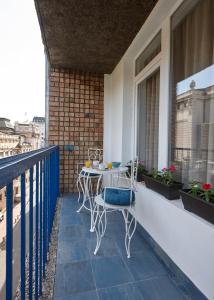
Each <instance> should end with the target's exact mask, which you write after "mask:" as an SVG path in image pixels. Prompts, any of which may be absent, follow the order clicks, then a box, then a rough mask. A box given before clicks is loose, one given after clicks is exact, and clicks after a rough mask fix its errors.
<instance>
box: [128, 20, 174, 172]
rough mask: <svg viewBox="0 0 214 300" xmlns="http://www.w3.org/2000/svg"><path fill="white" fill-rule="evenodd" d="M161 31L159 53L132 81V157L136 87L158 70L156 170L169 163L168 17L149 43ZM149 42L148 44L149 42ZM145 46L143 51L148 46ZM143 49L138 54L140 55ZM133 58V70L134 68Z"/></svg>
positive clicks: (135, 126) (136, 122)
mask: <svg viewBox="0 0 214 300" xmlns="http://www.w3.org/2000/svg"><path fill="white" fill-rule="evenodd" d="M159 31H161V52H160V53H159V54H157V55H156V56H155V57H154V58H153V59H152V61H150V62H149V64H148V65H147V66H145V68H144V69H143V70H142V71H141V72H140V73H139V74H138V75H137V76H135V77H134V80H133V89H134V91H133V95H134V109H133V131H134V132H133V136H134V141H133V157H134V156H136V155H137V124H138V119H137V87H138V84H139V83H141V82H142V81H143V80H145V79H146V78H148V77H149V76H150V75H151V74H152V73H153V72H155V71H156V70H157V69H158V68H159V69H160V94H159V135H158V169H159V170H160V169H162V168H163V167H165V166H168V161H169V124H170V123H169V111H170V110H169V107H170V97H169V95H170V93H169V87H170V16H169V17H168V18H166V19H165V21H164V22H163V23H162V25H161V27H160V28H158V30H157V31H156V32H155V34H153V35H152V38H150V41H151V40H152V39H153V38H154V37H155V35H156V34H157V33H158V32H159ZM150 41H149V42H150ZM149 42H148V43H147V44H146V46H145V47H144V49H145V48H146V47H147V46H148V44H149ZM142 51H143V49H142V50H141V51H140V52H139V53H141V52H142ZM139 53H138V55H137V56H136V57H135V59H134V61H133V68H135V61H136V58H137V57H138V56H139Z"/></svg>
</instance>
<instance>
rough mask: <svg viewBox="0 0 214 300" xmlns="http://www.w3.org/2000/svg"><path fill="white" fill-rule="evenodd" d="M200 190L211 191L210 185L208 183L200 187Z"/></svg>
mask: <svg viewBox="0 0 214 300" xmlns="http://www.w3.org/2000/svg"><path fill="white" fill-rule="evenodd" d="M202 188H203V189H204V190H211V188H212V185H211V184H210V183H204V184H203V185H202Z"/></svg>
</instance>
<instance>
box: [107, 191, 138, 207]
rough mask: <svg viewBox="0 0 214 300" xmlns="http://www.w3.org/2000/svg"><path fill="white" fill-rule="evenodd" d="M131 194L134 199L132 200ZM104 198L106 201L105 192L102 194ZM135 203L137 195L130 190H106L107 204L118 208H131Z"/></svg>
mask: <svg viewBox="0 0 214 300" xmlns="http://www.w3.org/2000/svg"><path fill="white" fill-rule="evenodd" d="M130 193H132V197H131V199H130ZM102 198H103V199H104V191H103V192H102ZM134 201H135V193H134V192H133V191H131V192H130V189H128V188H127V189H124V188H123V189H119V188H106V190H105V202H106V203H108V204H112V205H117V206H129V205H132V204H133V202H134Z"/></svg>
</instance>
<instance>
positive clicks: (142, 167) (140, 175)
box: [137, 160, 148, 182]
mask: <svg viewBox="0 0 214 300" xmlns="http://www.w3.org/2000/svg"><path fill="white" fill-rule="evenodd" d="M147 174H148V171H147V170H146V168H145V165H144V162H143V161H142V160H140V161H139V162H138V168H137V181H138V182H141V181H144V175H147Z"/></svg>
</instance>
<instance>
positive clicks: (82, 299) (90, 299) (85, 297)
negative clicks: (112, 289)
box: [54, 290, 98, 300]
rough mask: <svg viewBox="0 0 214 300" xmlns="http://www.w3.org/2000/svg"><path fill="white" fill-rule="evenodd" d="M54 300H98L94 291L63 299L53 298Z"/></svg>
mask: <svg viewBox="0 0 214 300" xmlns="http://www.w3.org/2000/svg"><path fill="white" fill-rule="evenodd" d="M54 300H98V296H97V292H96V291H95V290H93V291H88V292H84V293H78V294H73V295H67V296H63V297H54Z"/></svg>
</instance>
